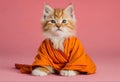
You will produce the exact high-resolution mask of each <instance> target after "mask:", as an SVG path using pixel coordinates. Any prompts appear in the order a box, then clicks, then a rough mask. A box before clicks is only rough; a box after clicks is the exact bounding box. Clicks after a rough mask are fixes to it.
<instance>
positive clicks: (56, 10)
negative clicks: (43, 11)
mask: <svg viewBox="0 0 120 82" xmlns="http://www.w3.org/2000/svg"><path fill="white" fill-rule="evenodd" d="M62 15H63V9H55V10H54V16H56V17H61V16H62Z"/></svg>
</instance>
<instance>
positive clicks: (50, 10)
mask: <svg viewBox="0 0 120 82" xmlns="http://www.w3.org/2000/svg"><path fill="white" fill-rule="evenodd" d="M53 11H54V9H53V8H52V7H50V6H49V5H48V4H45V6H44V11H43V14H44V15H43V16H44V19H46V17H47V16H49V15H50V14H52V13H53Z"/></svg>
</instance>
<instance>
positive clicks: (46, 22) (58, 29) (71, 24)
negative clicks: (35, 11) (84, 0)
mask: <svg viewBox="0 0 120 82" xmlns="http://www.w3.org/2000/svg"><path fill="white" fill-rule="evenodd" d="M42 26H43V28H42V29H43V33H44V35H45V36H46V37H47V38H51V37H69V36H73V35H75V15H74V10H73V6H72V4H70V5H68V6H67V7H66V8H64V9H60V8H59V9H58V8H57V9H54V8H52V7H51V6H49V5H47V4H46V5H45V6H44V11H43V18H42Z"/></svg>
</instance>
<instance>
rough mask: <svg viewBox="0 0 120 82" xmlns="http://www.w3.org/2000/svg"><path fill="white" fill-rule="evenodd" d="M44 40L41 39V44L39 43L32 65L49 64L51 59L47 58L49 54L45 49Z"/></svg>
mask: <svg viewBox="0 0 120 82" xmlns="http://www.w3.org/2000/svg"><path fill="white" fill-rule="evenodd" d="M46 45H47V43H46V41H43V42H42V44H41V45H40V47H39V49H38V54H37V56H36V57H35V61H34V62H33V64H32V67H34V66H42V67H44V66H47V65H49V66H51V63H50V61H51V59H50V58H49V56H48V55H49V54H48V51H47V49H46Z"/></svg>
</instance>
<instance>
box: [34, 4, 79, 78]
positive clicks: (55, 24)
mask: <svg viewBox="0 0 120 82" xmlns="http://www.w3.org/2000/svg"><path fill="white" fill-rule="evenodd" d="M43 14H44V15H43V18H42V26H43V28H42V30H43V34H44V35H45V37H46V39H50V40H51V42H52V43H53V47H54V48H55V49H59V50H61V51H63V52H64V47H63V42H64V40H65V38H68V37H70V36H74V35H75V22H76V21H75V15H74V10H73V6H72V4H70V5H68V6H67V7H66V8H65V9H53V8H52V7H50V6H49V5H45V7H44V12H43ZM50 73H55V71H54V68H52V67H51V66H45V67H37V68H35V69H34V70H33V71H32V74H33V75H37V76H46V75H48V74H50ZM77 74H78V72H77V71H74V70H61V71H60V75H62V76H74V75H77Z"/></svg>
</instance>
